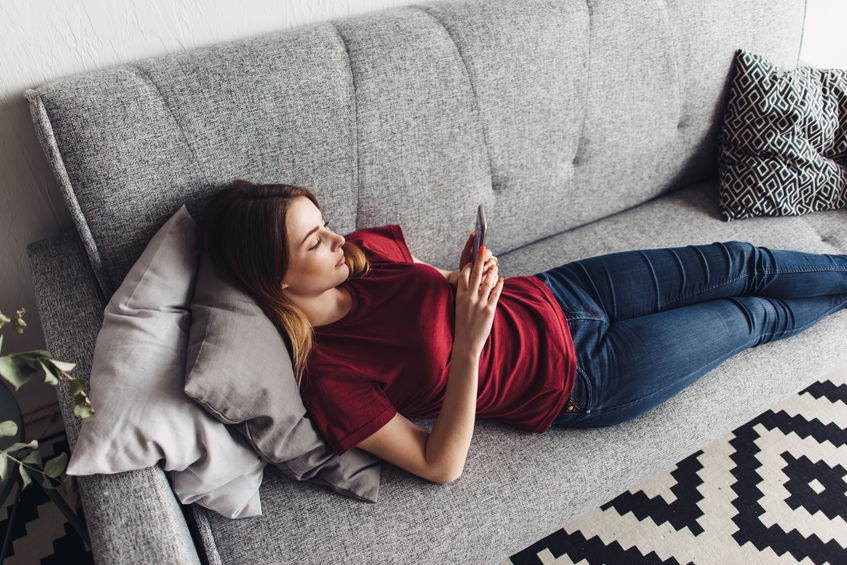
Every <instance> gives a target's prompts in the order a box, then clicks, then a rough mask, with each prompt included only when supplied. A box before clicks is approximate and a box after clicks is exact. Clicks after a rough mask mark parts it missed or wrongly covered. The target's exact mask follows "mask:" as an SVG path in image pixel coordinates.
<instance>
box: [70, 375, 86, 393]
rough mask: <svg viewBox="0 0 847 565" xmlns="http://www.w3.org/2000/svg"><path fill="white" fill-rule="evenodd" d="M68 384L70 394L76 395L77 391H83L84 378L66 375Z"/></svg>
mask: <svg viewBox="0 0 847 565" xmlns="http://www.w3.org/2000/svg"><path fill="white" fill-rule="evenodd" d="M68 384H69V385H70V389H71V395H72V396H76V395H78V394H79V393H84V392H85V379H75V378H73V377H68Z"/></svg>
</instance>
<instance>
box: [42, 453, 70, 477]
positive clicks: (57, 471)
mask: <svg viewBox="0 0 847 565" xmlns="http://www.w3.org/2000/svg"><path fill="white" fill-rule="evenodd" d="M67 466H68V454H67V453H60V454H59V455H57V456H56V457H54V458H53V459H50V460H49V461H47V463H45V464H44V474H45V475H47V476H48V477H52V478H54V479H58V478H59V475H61V474H62V473H64V472H65V467H67Z"/></svg>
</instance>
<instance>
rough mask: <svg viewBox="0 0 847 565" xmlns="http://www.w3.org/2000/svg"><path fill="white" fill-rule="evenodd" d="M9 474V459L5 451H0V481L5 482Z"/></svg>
mask: <svg viewBox="0 0 847 565" xmlns="http://www.w3.org/2000/svg"><path fill="white" fill-rule="evenodd" d="M8 472H9V458H8V456H7V455H6V452H5V451H2V450H0V481H5V480H6V475H7V474H8Z"/></svg>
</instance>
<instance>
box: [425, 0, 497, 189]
mask: <svg viewBox="0 0 847 565" xmlns="http://www.w3.org/2000/svg"><path fill="white" fill-rule="evenodd" d="M410 8H412V9H416V10H419V11H421V12H423V13H424V14H426V15H427V16H429V17H430V18H432V20H433V21H434V22H435V23H437V24H438V25H439V26H440V27H441V28H442V29H444V31H445V32H446V33H447V37H449V38H450V41H451V42H452V43H453V47H454V48H455V49H456V55H457V56H458V58H459V61H460V62H461V64H462V68H463V69H464V75H465V78H467V80H468V85H469V86H470V89H471V95H472V97H473V102H472V105H473V112H474V114H476V121H477V123H478V124H479V131H480V136H481V137H482V149H483V151H485V157H486V158H487V160H488V178H489V180H490V182H491V189H492V190H494V171H493V166H492V163H491V151H489V148H488V133H487V132H486V127H485V122H484V121H483V119H482V112H481V110H480V106H479V97H478V96H477V92H476V85H475V84H474V81H473V79H472V78H471V72H470V68H469V67H468V62H467V60H466V59H465V57H464V56H462V50H461V48H459V42H458V41H457V40H456V37H454V34H453V31H451V29H450V28H449V27H447V25H446V24H445V23H444V22H442V21H441V20H440V19H438V17H436V15H435V14H433V13H432V8H430V7H424V6H410ZM455 33H456V34H457V35H459V36H460V37H461V32H460V31H458V30H456V32H455Z"/></svg>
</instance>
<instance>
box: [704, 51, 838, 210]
mask: <svg viewBox="0 0 847 565" xmlns="http://www.w3.org/2000/svg"><path fill="white" fill-rule="evenodd" d="M719 172H720V180H721V194H720V208H721V214H722V215H723V217H724V219H726V220H731V219H735V218H749V217H752V216H784V215H798V214H805V213H807V212H813V211H817V210H831V209H834V208H844V207H845V206H847V70H846V69H826V70H822V69H814V68H811V67H798V68H796V69H792V70H790V71H782V70H780V69H778V68H777V67H775V66H773V65H772V64H771V63H769V62H768V61H767V60H765V59H763V58H762V57H759V56H757V55H753V54H751V53H747V52H745V51H743V50H739V51H737V52H736V55H735V65H734V66H733V75H732V82H731V85H730V94H729V99H728V101H727V108H726V113H725V115H724V119H723V127H722V129H721V136H720V158H719Z"/></svg>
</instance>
